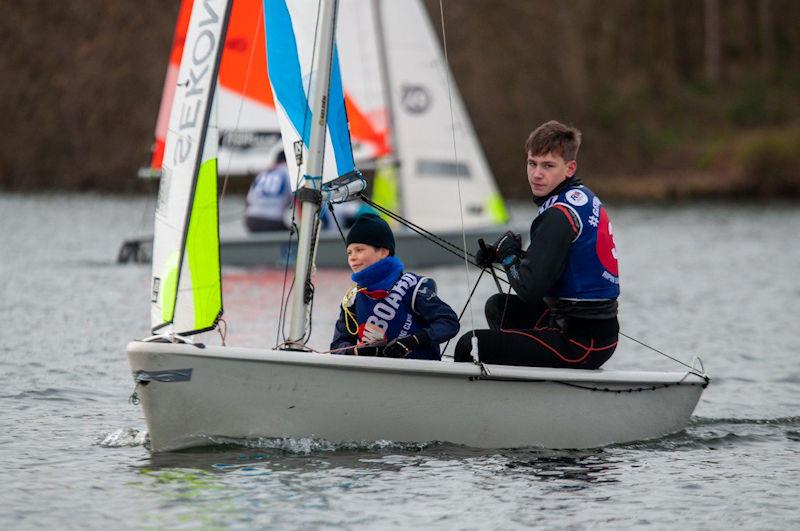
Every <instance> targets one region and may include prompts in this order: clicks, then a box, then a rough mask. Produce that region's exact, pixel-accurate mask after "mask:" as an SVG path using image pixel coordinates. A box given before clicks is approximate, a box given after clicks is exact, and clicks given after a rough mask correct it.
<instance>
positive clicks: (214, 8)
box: [150, 0, 231, 335]
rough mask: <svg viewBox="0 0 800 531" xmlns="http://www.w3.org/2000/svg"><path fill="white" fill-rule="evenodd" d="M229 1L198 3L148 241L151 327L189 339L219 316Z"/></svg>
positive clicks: (179, 79)
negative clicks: (223, 65)
mask: <svg viewBox="0 0 800 531" xmlns="http://www.w3.org/2000/svg"><path fill="white" fill-rule="evenodd" d="M230 2H231V0H196V1H195V2H194V5H193V6H192V11H191V16H190V20H191V21H190V23H189V30H188V33H187V35H186V43H185V46H184V49H183V54H182V59H181V62H180V69H179V71H178V75H177V78H176V84H175V95H174V100H173V105H172V108H171V112H170V117H169V126H168V128H167V133H166V139H165V146H164V159H163V165H162V169H163V174H162V179H161V183H160V187H159V193H158V204H157V207H156V216H155V217H156V220H155V232H154V240H153V264H152V265H153V274H152V293H151V319H150V322H151V327H152V330H153V332H156V331H167V332H172V333H175V334H183V335H189V334H194V333H198V332H202V331H205V330H210V329H212V328H213V327H214V326H215V325H216V323H217V321H218V319H219V317H220V316H221V315H222V290H221V275H220V263H219V214H218V204H217V201H218V199H217V149H218V148H217V146H218V129H217V125H216V105H215V100H216V98H215V92H216V86H217V83H216V79H217V72H218V70H219V60H220V55H221V54H220V47H221V42H222V38H223V36H224V35H225V30H226V25H227V22H228V14H229V10H230Z"/></svg>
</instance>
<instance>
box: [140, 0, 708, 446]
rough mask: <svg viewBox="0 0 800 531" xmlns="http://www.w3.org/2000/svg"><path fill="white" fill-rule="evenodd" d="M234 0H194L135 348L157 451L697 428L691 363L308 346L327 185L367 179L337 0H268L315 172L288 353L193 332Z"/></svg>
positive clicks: (339, 195)
mask: <svg viewBox="0 0 800 531" xmlns="http://www.w3.org/2000/svg"><path fill="white" fill-rule="evenodd" d="M230 4H231V0H198V1H197V2H196V3H195V5H194V7H193V10H192V14H191V23H190V26H189V31H188V35H187V41H186V48H185V52H184V54H183V59H182V61H181V64H180V72H179V75H178V82H177V85H176V95H175V105H174V106H173V110H172V113H171V116H170V122H169V123H170V126H169V130H168V134H167V138H166V143H165V148H166V149H165V153H166V156H165V159H164V160H165V163H164V177H163V179H162V181H161V185H160V186H161V188H160V193H159V201H158V208H157V211H156V230H155V247H154V255H153V284H152V294H151V295H152V297H151V301H152V307H151V324H152V330H153V332H154V333H155V334H157V335H156V336H153V337H151V338H149V339H147V340H143V341H134V342H132V343H130V344H129V345H128V347H127V352H128V359H129V363H130V366H131V369H132V371H133V377H134V380H135V382H136V389H135V396H137V397H138V398H139V399H140V400H141V404H142V406H143V409H144V413H145V417H146V420H147V426H148V429H149V436H150V448H151V450H152V451H154V452H161V451H168V450H175V449H181V448H187V447H191V446H199V445H207V444H213V443H218V442H231V441H232V440H234V441H235V440H241V439H253V438H272V437H281V438H282V437H315V438H321V439H325V440H329V441H332V442H345V441H356V442H360V441H374V440H391V441H395V442H427V441H447V442H451V443H458V444H464V445H469V446H473V447H487V448H506V447H548V448H586V447H597V446H601V445H606V444H611V443H623V442H627V441H633V440H640V439H647V438H653V437H659V436H662V435H664V434H668V433H672V432H675V431H678V430H681V429H682V428H683V427H684V426H685V425H686V424H687V422H688V419H689V417H690V415H691V413H692V411H693V410H694V407H695V405H696V404H697V401H698V400H699V398H700V395H701V393H702V390H703V388H704V387H705V386H706V384H707V382H708V379H707V377H706V376H705V374H702V373H700V372H697V371H694V370H689V371H687V372H681V373H663V372H625V371H611V370H596V371H587V370H573V369H544V368H529V367H505V366H495V365H488V366H484V365H480V364H479V363H476V364H469V363H448V362H439V361H426V360H404V359H385V358H367V357H351V356H335V355H326V354H321V353H316V352H301V351H299V350H301V349H306V347H305V342H306V336H307V333H308V330H307V326H308V320H307V317H308V316H309V313H310V307H311V306H310V298H311V297H310V296H311V295H312V294H311V293H310V290H309V289H308V286H309V284H310V279H311V272H312V270H313V261H314V246H313V242H314V240H315V237H316V234H315V233H316V232H317V230H318V226H319V222H318V209H319V200H320V197H322V198H328V199H331V200H341V199H346V198H347V197H348V196H350V195H352V194H353V193H354V192H356V191H358V190H359V189H361V188H362V187H363V181H362V180H361V179H360V178H359V177H358V173H357V172H355V171H354V164H353V158H352V151H351V149H350V140H349V137H348V131H347V123H346V115H345V113H344V112H343V110H344V107H343V104H342V102H343V97H342V88H341V86H342V84H341V77H340V74H339V70H338V59H337V54H336V50H335V47H334V34H335V21H336V7H337V2H336V0H321V2H320V5H319V6H317V5H312V3H311V2H308V1H307V0H265V6H266V13H267V17H266V29H267V31H266V39H267V47H268V53H269V59H270V64H272V65H275V64H276V63H277V62H280V63H281V68H280V70H279V69H277V68H275V69H274V71H273V73H272V76H271V78H270V80H271V83H272V89H273V91H274V92H275V95H276V100H277V102H278V111H279V112H278V114H279V118H280V122H281V127H282V133H283V134H282V138H283V143H284V146H285V147H286V148H287V153H288V154H290V155H292V156H291V157H287V158H291V159H293V160H295V161H296V162H297V168H298V171H299V172H300V175H302V176H304V178H303V179H300V184H301V186H302V188H301V190H300V194H299V195H300V197H302V198H303V201H304V202H303V207H302V225H301V227H300V231H301V234H300V245H299V251H298V256H299V258H298V260H297V265H296V270H295V278H297V279H303V281H302V282H300V281H298V282H295V286H297V288H296V289H294V290H293V292H292V294H291V296H292V300H291V304H292V306H291V313H290V332H289V335H288V337H287V341H286V342H285V343H284V344H283V345H281V347H283V348H286V350H280V349H256V348H236V347H229V346H204V345H201V344H199V343H192V342H191V341H190V338H191V337H192V336H193V335H194V334H197V333H199V332H203V331H209V330H213V329H214V328H216V326H217V322H218V320H219V318H220V317H221V315H222V297H221V276H220V266H219V255H218V233H217V215H218V214H217V205H216V198H217V196H216V158H215V150H216V146H217V143H216V138H214V136H215V135H216V127H215V126H214V115H215V106H214V104H213V102H214V101H215V97H214V96H215V94H214V93H215V87H216V84H215V83H214V79H215V76H214V71H215V70H216V69H217V68H218V67H219V55H220V43H221V42H222V41H223V38H224V35H225V28H226V20H227V17H228V15H227V14H228V12H229V10H230ZM304 17H311V19H312V20H316V21H317V27H316V35H317V39H316V41H315V40H314V33H313V32H312V33H311V34H310V35H309V34H308V32H306V33H303V31H302V27H303V25H302V24H299V23H298V22H299V21H300V20H303V19H304ZM273 54H274V55H273ZM312 58H317V59H314V60H312ZM278 71H280V72H281V74H280V75H279V76H278V75H276V72H278ZM295 154H296V155H297V158H296V159H295V158H294V155H295ZM301 286H305V287H306V289H300V287H301ZM289 349H294V350H289ZM306 350H308V349H306Z"/></svg>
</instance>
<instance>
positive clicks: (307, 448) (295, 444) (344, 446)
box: [206, 436, 439, 455]
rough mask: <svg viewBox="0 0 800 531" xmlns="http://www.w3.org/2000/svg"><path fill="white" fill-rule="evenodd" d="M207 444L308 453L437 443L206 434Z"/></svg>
mask: <svg viewBox="0 0 800 531" xmlns="http://www.w3.org/2000/svg"><path fill="white" fill-rule="evenodd" d="M206 439H207V440H208V443H209V446H236V447H240V448H249V449H259V450H267V449H269V450H280V451H282V452H285V453H288V454H298V455H309V454H315V453H325V452H336V451H341V450H349V451H353V450H364V451H380V450H406V451H419V450H424V449H427V448H429V447H431V446H435V445H437V444H439V443H436V442H429V443H417V442H394V441H386V440H377V441H348V442H331V441H328V440H326V439H316V438H312V437H297V438H294V437H264V438H257V439H236V438H230V437H219V436H208V437H206Z"/></svg>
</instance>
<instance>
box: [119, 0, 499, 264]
mask: <svg viewBox="0 0 800 531" xmlns="http://www.w3.org/2000/svg"><path fill="white" fill-rule="evenodd" d="M192 2H193V0H184V1H183V3H182V6H181V14H180V16H179V20H178V25H177V26H176V36H175V39H174V46H173V50H172V55H171V58H170V67H169V71H168V74H167V80H166V83H165V89H164V98H163V99H162V106H161V110H160V113H159V120H158V126H157V128H156V142H155V144H154V146H155V149H154V152H153V160H152V162H151V167H150V168H149V169H148V170H147V173H150V174H153V173H156V174H157V173H158V172H159V167H160V166H159V165H160V161H161V156H162V153H163V152H162V151H161V150H160V147H161V146H163V135H164V133H165V125H164V123H165V120H166V118H165V117H164V114H165V113H168V112H169V108H170V105H171V101H172V100H171V91H172V88H171V87H172V86H173V85H174V75H175V71H176V61H177V58H178V57H179V56H180V55H179V53H180V51H181V50H182V49H183V41H184V40H185V38H181V36H182V35H185V28H186V25H188V15H187V12H188V9H190V8H191V5H192ZM340 13H341V17H340V20H342V23H341V25H340V27H339V31H338V33H339V36H340V37H339V39H340V40H339V43H338V47H339V57H340V64H341V71H342V75H343V78H344V79H345V82H344V91H345V107H346V111H347V116H348V120H349V124H350V133H351V137H352V139H353V154H354V159H355V161H356V162H357V163H358V165H359V167H360V168H362V169H364V168H367V169H370V170H374V175H373V176H372V177H371V178H370V192H371V195H372V199H373V200H374V201H376V202H377V203H378V204H380V205H382V206H384V207H386V208H388V209H389V210H391V211H393V212H396V213H397V214H398V215H399V216H401V217H404V218H406V219H408V220H410V221H411V222H413V223H415V224H417V225H419V226H420V227H422V228H424V229H426V230H429V231H432V232H434V233H436V234H437V235H439V236H440V237H442V238H444V239H445V240H448V241H460V240H461V228H462V217H463V227H464V228H466V229H467V231H468V237H469V238H470V241H474V240H476V239H477V238H479V237H483V238H486V239H492V238H494V237H495V236H496V235H497V233H498V232H500V229H499V227H500V226H501V225H502V224H503V223H505V222H507V221H508V214H507V211H506V208H505V204H504V201H503V199H502V197H501V195H500V193H499V190H498V188H497V185H496V183H495V180H494V177H493V175H492V173H491V170H490V168H489V166H488V164H487V162H486V159H485V156H484V154H483V151H482V149H481V147H480V143H479V142H478V139H477V136H476V134H475V132H474V130H473V128H472V125H471V122H470V120H469V117H468V114H467V112H466V109H465V106H464V104H463V101H462V100H461V97H460V95H459V93H458V90H457V88H456V87H455V86H451V85H450V84H449V82H448V78H449V72H448V70H447V66H446V64H445V61H444V57H443V54H442V51H441V48H440V46H439V42H438V38H437V36H436V33H435V31H434V30H433V27H432V26H431V23H430V20H429V18H428V15H427V13H426V11H425V8H424V6H423V5H422V3H421V2H420V1H419V0H404V1H393V2H385V1H377V0H345V1H343V2H342V3H341V6H340ZM259 20H263V6H262V3H261V2H259V1H255V0H237V1H236V2H235V3H234V4H233V8H232V14H231V22H230V30H229V35H228V37H227V38H226V44H225V48H224V50H223V56H222V63H221V67H220V74H219V89H218V94H219V99H218V102H219V125H220V151H219V168H220V173H221V175H223V176H224V175H228V174H232V175H235V174H242V173H255V172H256V171H260V170H261V169H263V168H264V167H266V166H267V165H268V164H269V163H270V161H271V160H273V158H274V156H275V153H276V149H279V148H280V145H279V128H278V117H277V114H276V112H275V103H274V95H273V94H272V90H271V89H270V88H269V86H268V84H267V83H266V79H267V76H268V71H267V64H268V61H266V58H265V52H264V46H263V40H264V35H263V24H261V25H260V26H259V25H258V24H255V25H254V21H255V22H257V21H259ZM170 83H172V85H170ZM237 139H238V140H237ZM248 139H249V140H248ZM249 141H252V143H251V144H249V145H248V142H249ZM455 146H458V148H457V149H456V147H455ZM290 162H291V161H290ZM457 177H460V178H461V183H462V190H461V194H462V200H463V202H464V204H465V208H464V209H463V212H460V211H459V205H458V201H450V200H442V198H445V197H451V196H452V191H453V186H452V184H453V182H454V179H456V178H457ZM462 214H463V216H462ZM390 221H392V220H390ZM397 228H398V229H399V230H398V234H397V236H398V249H399V251H400V252H403V255H404V256H405V257H406V260H407V264H408V265H409V266H410V267H423V266H429V265H440V264H446V263H456V262H457V261H458V260H459V258H458V256H454V255H451V254H449V253H446V252H443V251H442V250H441V248H439V247H438V246H437V245H436V244H435V243H432V242H430V241H427V240H425V239H424V238H421V237H420V236H419V235H418V234H416V233H414V232H411V231H406V230H404V227H397ZM148 250H149V242H148V238H141V239H133V240H128V241H127V242H125V244H124V245H123V248H122V250H121V251H120V255H119V260H120V261H128V260H131V259H134V260H137V261H146V260H147V259H148V258H149V252H148ZM290 252H292V250H291V249H289V247H288V246H287V241H286V237H285V236H284V235H275V234H253V235H248V236H247V237H244V236H242V235H241V234H239V235H238V236H231V235H229V234H226V233H225V232H224V231H223V237H222V249H221V256H222V261H223V263H226V264H233V265H283V264H284V263H285V259H286V256H287V253H290ZM341 256H342V252H341V245H340V241H339V238H338V237H337V236H336V235H334V234H330V235H326V234H322V235H321V240H320V251H319V256H318V263H319V265H321V266H334V267H341V266H342V264H343V262H342V260H341Z"/></svg>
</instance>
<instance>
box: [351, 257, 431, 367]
mask: <svg viewBox="0 0 800 531" xmlns="http://www.w3.org/2000/svg"><path fill="white" fill-rule="evenodd" d="M427 280H428V279H427V278H426V277H421V276H419V275H415V274H414V273H403V275H402V276H401V277H400V278H399V279H398V280H397V282H395V283H394V285H393V286H392V287H391V289H389V290H387V291H386V292H385V296H376V293H375V292H365V291H363V290H360V291H358V292H357V293H356V296H355V300H354V302H355V316H356V320H357V321H358V341H359V343H374V342H379V341H387V342H388V341H391V340H393V339H396V338H399V337H405V336H409V335H414V334H417V333H419V332H420V331H421V330H423V329H424V327H425V325H426V324H427V323H425V322H424V321H423V320H422V318H421V317H420V316H419V315H417V314H416V313H415V310H414V302H415V300H416V296H417V293H419V292H420V291H421V290H424V289H426V288H425V287H424V286H423V285H424V284H425V283H426V281H427ZM381 295H384V294H381ZM409 358H423V359H439V345H433V344H431V345H427V346H424V347H420V348H419V349H416V350H414V351H413V355H410V356H409Z"/></svg>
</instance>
